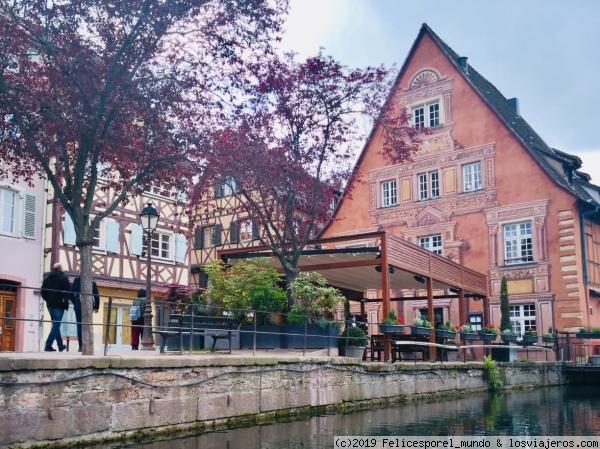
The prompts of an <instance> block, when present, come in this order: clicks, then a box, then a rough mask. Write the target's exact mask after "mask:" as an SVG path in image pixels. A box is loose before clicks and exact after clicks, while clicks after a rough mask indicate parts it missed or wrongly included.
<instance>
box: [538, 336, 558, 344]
mask: <svg viewBox="0 0 600 449" xmlns="http://www.w3.org/2000/svg"><path fill="white" fill-rule="evenodd" d="M557 340H558V338H556V337H547V336H542V341H543V342H544V343H556V341H557Z"/></svg>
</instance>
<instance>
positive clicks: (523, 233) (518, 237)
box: [502, 220, 533, 265]
mask: <svg viewBox="0 0 600 449" xmlns="http://www.w3.org/2000/svg"><path fill="white" fill-rule="evenodd" d="M502 236H503V240H504V264H505V265H518V264H524V263H532V262H533V224H532V222H531V220H525V221H520V222H516V223H505V224H503V226H502Z"/></svg>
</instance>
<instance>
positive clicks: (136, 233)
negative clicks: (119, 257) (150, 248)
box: [129, 223, 144, 256]
mask: <svg viewBox="0 0 600 449" xmlns="http://www.w3.org/2000/svg"><path fill="white" fill-rule="evenodd" d="M129 250H130V252H131V254H133V255H134V256H141V255H142V252H143V250H144V230H143V229H142V225H139V224H135V223H134V224H132V225H131V243H130V249H129Z"/></svg>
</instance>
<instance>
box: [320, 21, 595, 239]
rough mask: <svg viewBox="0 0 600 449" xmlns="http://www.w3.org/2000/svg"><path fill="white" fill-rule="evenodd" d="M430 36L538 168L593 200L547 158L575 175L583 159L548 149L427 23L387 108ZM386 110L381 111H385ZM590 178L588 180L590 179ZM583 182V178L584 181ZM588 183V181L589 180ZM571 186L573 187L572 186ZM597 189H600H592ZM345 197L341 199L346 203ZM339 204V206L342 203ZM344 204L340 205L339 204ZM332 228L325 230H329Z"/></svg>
mask: <svg viewBox="0 0 600 449" xmlns="http://www.w3.org/2000/svg"><path fill="white" fill-rule="evenodd" d="M426 34H427V35H428V36H429V37H430V38H431V39H432V40H433V42H435V43H436V44H437V46H438V47H439V48H440V50H441V51H442V53H444V54H445V55H446V57H447V58H448V59H449V60H450V62H451V63H452V64H453V65H454V66H455V67H456V70H457V72H458V73H459V74H460V75H461V76H462V77H463V78H464V79H465V81H466V82H467V83H468V84H469V85H470V86H471V87H472V88H473V90H474V91H475V92H476V93H477V94H478V95H479V97H480V98H481V99H482V100H483V102H484V103H485V104H486V105H487V106H488V107H489V108H490V110H491V111H492V112H493V113H494V114H495V115H496V116H497V117H498V119H499V120H500V121H501V122H502V123H504V125H505V126H506V128H507V129H508V130H509V131H510V132H511V133H512V135H513V136H514V137H515V138H516V139H517V140H518V141H519V142H520V143H521V144H522V146H523V147H524V148H525V149H526V150H527V151H528V152H529V154H530V155H531V156H532V157H533V159H534V160H535V161H536V162H537V163H538V165H539V166H540V167H541V168H542V169H543V170H544V171H545V172H546V173H547V174H548V176H549V177H550V178H551V179H552V180H553V181H554V182H555V183H556V184H558V185H559V186H560V187H561V188H563V189H565V190H566V191H568V192H569V193H571V194H572V195H574V196H576V197H577V198H578V199H580V200H582V201H588V200H589V199H594V198H592V197H591V196H590V195H589V194H588V192H587V191H586V189H584V188H583V186H582V185H581V183H580V182H579V180H578V179H577V176H572V177H571V178H572V179H570V180H569V179H567V178H566V177H565V176H563V175H562V174H561V173H559V172H558V171H557V170H556V169H555V168H554V167H553V166H552V165H551V164H550V162H549V161H548V159H547V158H550V159H553V160H555V161H557V162H558V163H561V164H563V165H565V166H567V167H569V169H570V170H572V172H573V174H575V171H576V170H577V169H579V168H580V167H581V159H579V158H578V157H577V156H573V155H570V154H567V153H564V152H562V151H558V150H555V149H553V148H551V147H550V146H548V145H547V144H546V143H545V142H544V141H543V140H542V138H541V137H540V136H539V135H538V134H537V133H536V132H535V131H534V130H533V128H532V127H531V126H529V124H528V123H527V122H526V121H525V120H524V119H523V118H522V117H521V116H520V115H519V114H518V113H517V111H516V110H515V108H514V107H513V106H512V105H511V104H510V103H509V100H507V98H506V97H505V96H504V95H502V93H501V92H500V91H499V90H498V89H496V87H494V85H493V84H492V83H490V82H489V81H488V80H486V79H485V78H484V77H483V76H482V75H481V74H480V73H479V72H477V71H476V70H475V69H474V68H473V67H472V66H470V65H468V71H467V72H468V73H465V71H464V70H463V69H462V68H461V67H460V65H459V62H458V60H459V55H458V54H457V53H456V52H455V51H454V50H452V48H450V46H448V44H446V43H445V42H444V41H443V40H442V39H440V37H439V36H438V35H437V34H435V33H434V32H433V30H432V29H431V28H430V27H429V26H428V25H427V24H426V23H424V24H423V25H422V26H421V29H420V31H419V34H418V36H417V38H416V39H415V41H414V43H413V45H412V47H411V49H410V51H409V53H408V55H407V57H406V59H405V60H404V63H403V64H402V67H401V68H400V71H399V72H398V75H397V77H396V80H395V81H394V85H393V87H392V89H391V91H390V94H389V95H388V98H387V100H386V105H387V103H389V102H390V101H392V100H393V98H394V94H395V93H396V92H397V91H398V89H399V87H400V80H401V79H402V78H403V77H404V75H405V72H406V69H407V67H408V65H409V62H410V60H411V59H412V57H413V55H414V53H415V52H416V50H417V48H418V47H419V44H420V43H421V40H422V39H423V36H424V35H426ZM383 109H384V108H382V110H383ZM376 128H377V125H375V126H374V127H373V129H372V130H371V133H370V134H369V137H368V138H367V141H366V142H365V145H364V147H363V149H362V152H361V154H360V155H359V157H358V160H357V162H356V165H355V169H356V170H357V169H358V168H359V167H360V165H361V164H362V161H363V159H364V157H365V154H366V152H367V149H368V148H369V146H370V144H371V142H372V140H373V138H374V136H375V132H376ZM588 178H589V177H588ZM582 180H583V179H582ZM587 181H588V182H589V179H587ZM570 182H571V183H572V184H571V183H570ZM587 187H588V188H590V187H592V185H590V184H588V185H587ZM593 187H594V188H595V189H598V187H596V186H593ZM344 200H345V197H343V198H342V201H341V202H343V201H344ZM341 202H340V203H341ZM340 205H341V204H340ZM340 205H338V208H337V209H336V212H335V215H334V219H335V218H336V216H337V213H338V211H339V210H340ZM332 222H333V220H332V221H331V222H330V223H329V225H330V224H331V223H332ZM329 225H328V226H327V227H326V228H325V229H327V228H328V227H329ZM325 229H324V230H325Z"/></svg>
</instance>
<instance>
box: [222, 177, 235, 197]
mask: <svg viewBox="0 0 600 449" xmlns="http://www.w3.org/2000/svg"><path fill="white" fill-rule="evenodd" d="M222 189H223V196H231V195H234V194H235V193H236V192H237V182H236V181H235V178H233V177H232V176H225V179H223V187H222Z"/></svg>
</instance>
